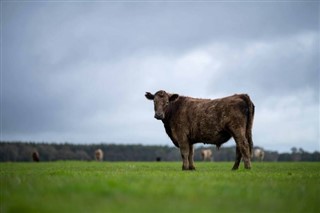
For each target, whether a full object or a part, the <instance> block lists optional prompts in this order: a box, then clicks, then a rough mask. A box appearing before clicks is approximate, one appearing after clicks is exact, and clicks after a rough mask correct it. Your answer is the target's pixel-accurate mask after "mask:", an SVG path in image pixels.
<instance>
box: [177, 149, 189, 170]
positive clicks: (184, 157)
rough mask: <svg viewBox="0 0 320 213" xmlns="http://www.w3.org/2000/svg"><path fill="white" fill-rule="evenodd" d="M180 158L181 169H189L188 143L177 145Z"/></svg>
mask: <svg viewBox="0 0 320 213" xmlns="http://www.w3.org/2000/svg"><path fill="white" fill-rule="evenodd" d="M179 146H180V153H181V158H182V170H189V152H190V148H189V145H188V144H183V145H179Z"/></svg>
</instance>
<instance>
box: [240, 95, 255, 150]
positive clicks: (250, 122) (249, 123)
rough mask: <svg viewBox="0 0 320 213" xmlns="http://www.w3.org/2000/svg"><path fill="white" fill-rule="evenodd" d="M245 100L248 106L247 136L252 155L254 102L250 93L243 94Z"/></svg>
mask: <svg viewBox="0 0 320 213" xmlns="http://www.w3.org/2000/svg"><path fill="white" fill-rule="evenodd" d="M243 100H244V101H245V102H246V103H247V106H248V111H247V112H248V113H247V128H246V138H247V140H248V143H249V149H250V155H252V149H253V141H252V126H253V118H254V104H253V103H252V101H251V99H250V97H249V95H243Z"/></svg>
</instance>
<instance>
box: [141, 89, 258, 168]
mask: <svg viewBox="0 0 320 213" xmlns="http://www.w3.org/2000/svg"><path fill="white" fill-rule="evenodd" d="M145 96H146V98H147V99H149V100H153V102H154V111H155V115H154V117H155V118H156V119H158V120H162V122H163V124H164V128H165V130H166V132H167V134H168V136H169V137H170V139H171V140H172V142H173V143H174V145H175V146H177V147H179V148H180V152H181V157H182V161H183V165H182V169H183V170H194V169H195V167H194V162H193V156H194V149H193V144H195V143H199V142H203V143H208V144H215V145H216V146H217V147H220V146H221V145H222V144H223V143H225V142H227V141H228V140H229V139H230V138H231V137H233V138H234V139H235V142H236V160H235V163H234V166H233V168H232V169H234V170H235V169H238V168H239V164H240V161H241V158H243V161H244V166H245V168H246V169H250V168H251V159H250V157H251V151H252V146H253V142H252V133H251V130H252V125H253V117H254V105H253V103H252V102H251V100H250V98H249V96H248V95H246V94H240V95H233V96H230V97H225V98H221V99H214V100H210V99H198V98H191V97H185V96H179V95H178V94H170V93H167V92H165V91H163V90H160V91H158V92H156V93H155V94H154V95H153V94H151V93H150V92H147V93H146V94H145Z"/></svg>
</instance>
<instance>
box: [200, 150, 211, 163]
mask: <svg viewBox="0 0 320 213" xmlns="http://www.w3.org/2000/svg"><path fill="white" fill-rule="evenodd" d="M201 157H202V160H203V161H211V160H212V151H211V149H203V150H201Z"/></svg>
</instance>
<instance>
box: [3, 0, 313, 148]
mask: <svg viewBox="0 0 320 213" xmlns="http://www.w3.org/2000/svg"><path fill="white" fill-rule="evenodd" d="M1 4H2V11H1V12H2V43H3V45H2V71H1V72H2V73H1V74H2V82H1V84H2V97H1V108H2V139H3V140H37V141H59V142H63V141H71V142H76V143H78V142H101V141H107V142H118V143H120V142H121V143H144V144H171V142H170V141H169V139H168V137H167V136H166V135H165V132H164V130H163V126H162V124H161V123H160V122H157V121H155V120H154V119H153V116H152V114H153V112H152V110H153V107H152V103H151V102H148V101H147V100H146V99H145V98H144V92H146V91H150V92H155V91H156V90H158V89H166V90H168V91H172V92H177V93H180V94H183V95H190V96H197V97H210V98H216V97H220V96H224V95H230V94H233V93H240V92H246V93H249V94H250V96H251V97H252V98H253V100H254V101H255V104H256V106H257V114H256V119H255V130H254V131H255V134H254V135H255V142H256V144H257V145H260V146H264V147H266V148H269V149H279V150H281V151H284V150H285V151H288V150H290V148H291V147H292V146H299V147H300V146H301V147H303V148H306V149H308V150H315V149H317V150H319V141H318V138H319V133H318V130H319V121H318V119H317V118H319V111H318V107H319V72H318V71H319V62H318V59H319V20H318V17H319V3H318V2H280V3H276V2H260V3H253V2H246V3H243V2H238V3H237V2H228V3H221V2H198V3H196V2H154V3H146V2H139V3H137V2H136V3H129V2H127V3H123V2H122V3H116V2H99V3H98V2H96V3H88V2H84V3H80V2H77V3H75V2H64V3H61V2H60V3H59V2H42V3H40V2H23V3H22V2H1ZM315 115H318V116H315ZM281 130H283V131H281ZM288 132H290V135H291V136H289V135H288ZM301 141H303V143H302V142H301ZM230 144H231V143H230Z"/></svg>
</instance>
